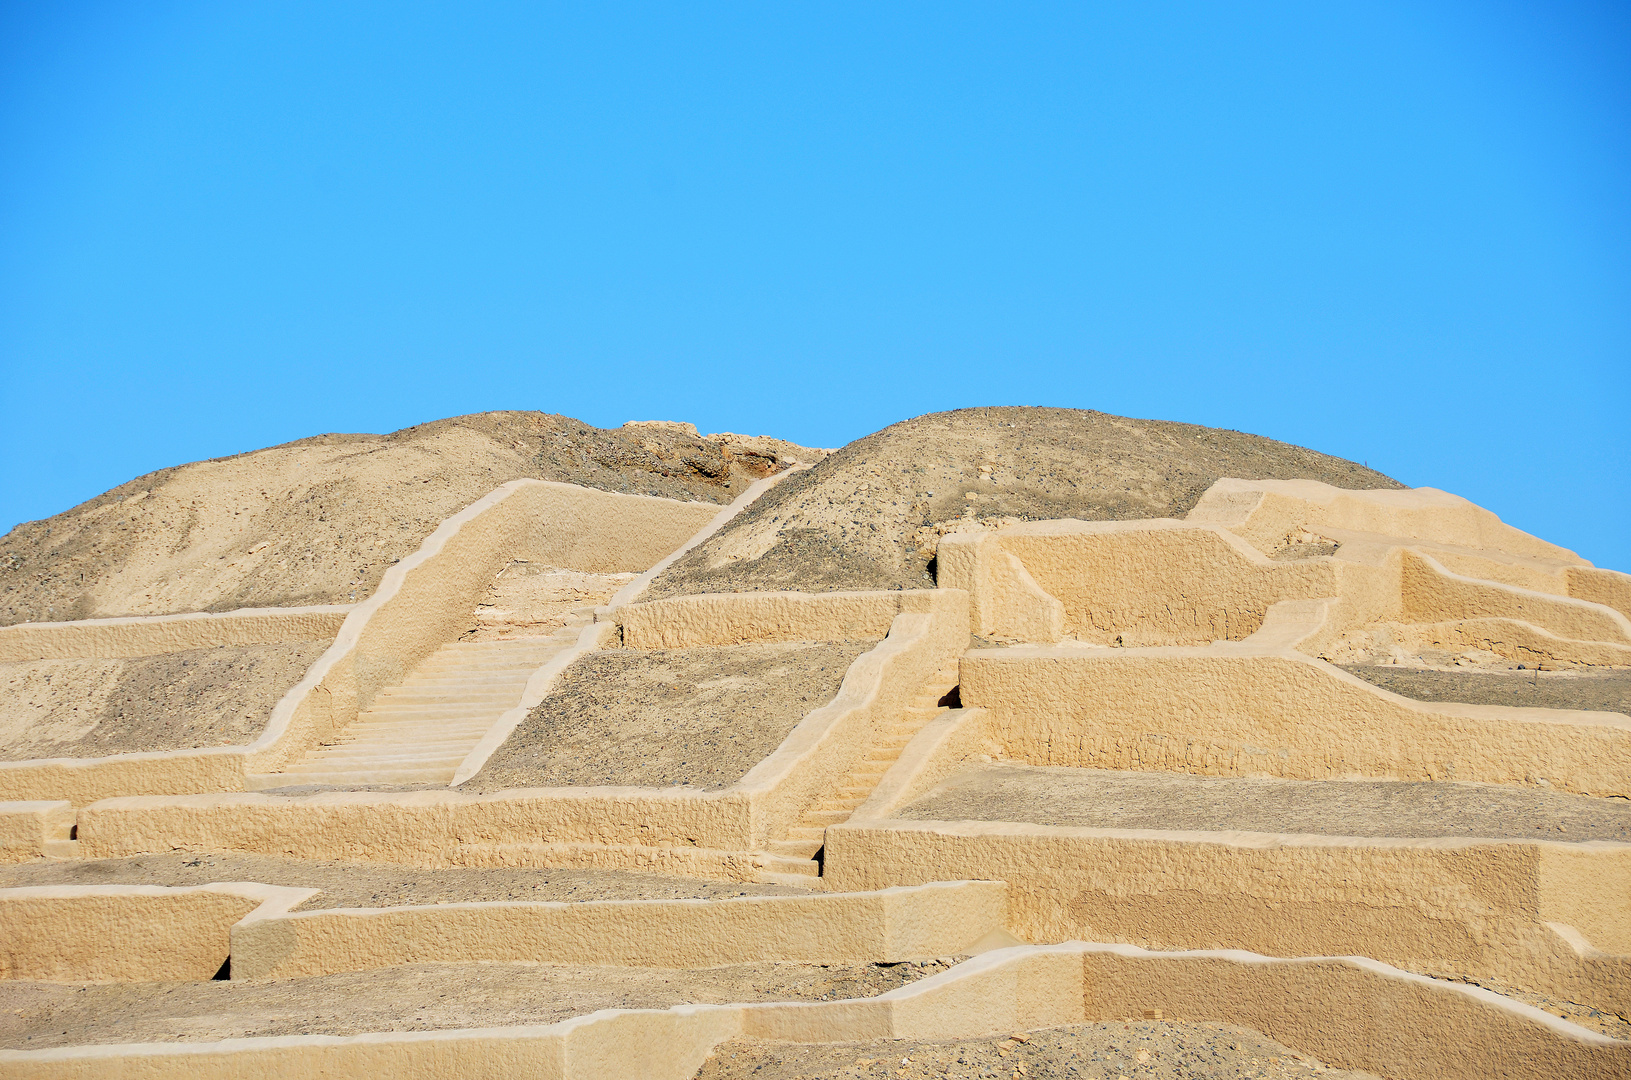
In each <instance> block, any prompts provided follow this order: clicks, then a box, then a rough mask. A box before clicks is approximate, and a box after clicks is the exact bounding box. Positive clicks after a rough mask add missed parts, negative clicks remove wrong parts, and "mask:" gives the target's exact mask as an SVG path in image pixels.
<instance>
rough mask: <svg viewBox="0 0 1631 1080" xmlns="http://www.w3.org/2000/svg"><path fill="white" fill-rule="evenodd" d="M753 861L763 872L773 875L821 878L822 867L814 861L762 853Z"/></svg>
mask: <svg viewBox="0 0 1631 1080" xmlns="http://www.w3.org/2000/svg"><path fill="white" fill-rule="evenodd" d="M753 861H754V864H755V865H756V866H757V867H758V868H759V869H760V870H761V871H767V872H769V873H772V874H796V875H799V876H801V877H806V878H819V877H820V876H821V866H820V865H819V864H818V863H817V862H816V861H815V860H814V859H798V858H788V857H787V856H785V855H772V854H770V853H768V852H761V853H760V854H758V855H756V856H755V857H754V860H753Z"/></svg>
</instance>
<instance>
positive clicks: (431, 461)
mask: <svg viewBox="0 0 1631 1080" xmlns="http://www.w3.org/2000/svg"><path fill="white" fill-rule="evenodd" d="M821 453H822V452H821V451H813V450H808V449H806V448H803V447H797V446H794V445H793V444H791V443H786V442H782V441H780V440H777V439H767V438H749V437H745V436H735V435H711V436H707V437H702V436H699V435H697V433H696V429H695V428H692V427H691V426H690V425H688V424H644V425H628V426H624V427H621V428H611V429H605V428H596V427H591V426H589V425H588V424H584V423H581V422H579V421H577V420H573V419H571V418H570V417H565V416H555V415H549V414H545V413H536V412H497V413H479V414H475V415H472V416H460V417H454V418H453V419H449V420H438V421H436V422H434V423H430V424H421V425H419V426H417V427H411V428H406V429H404V430H402V431H398V432H394V433H392V434H389V435H319V436H316V437H315V438H310V439H302V440H300V441H298V442H292V443H286V444H284V445H283V446H274V447H271V448H270V449H266V450H256V451H254V452H252V453H247V454H239V455H237V456H236V457H229V458H218V459H215V460H213V461H200V462H194V463H192V464H190V465H180V466H177V467H175V468H170V469H163V470H160V471H159V472H155V473H149V474H148V475H146V476H143V477H139V478H137V479H135V480H132V481H130V482H129V483H127V484H121V485H120V486H119V487H116V488H114V489H113V490H111V491H108V492H106V493H104V494H102V495H99V496H97V497H96V498H94V499H92V500H90V501H89V502H86V503H82V504H80V505H79V506H76V507H74V508H73V509H72V510H68V511H66V512H64V513H61V514H58V515H56V516H55V517H50V518H46V519H45V520H43V521H31V522H27V523H25V524H22V525H19V526H17V527H16V528H15V529H13V530H12V531H11V532H10V533H8V534H7V535H6V536H5V537H3V538H0V625H10V624H13V623H20V622H42V621H61V620H67V619H87V618H98V617H104V616H113V615H163V614H169V613H173V612H182V611H230V610H232V609H235V608H243V607H288V606H294V605H301V604H343V603H350V602H352V601H354V600H362V599H365V598H366V597H367V596H368V595H369V594H370V593H371V592H373V591H374V588H375V587H376V586H377V585H378V584H379V579H380V577H381V576H382V575H383V574H384V573H385V570H386V568H387V567H389V566H390V565H391V564H392V563H394V562H396V561H398V560H400V559H402V558H403V557H404V556H406V555H408V554H410V553H412V552H413V551H414V550H415V549H416V548H418V546H419V544H420V543H421V542H422V541H423V540H424V538H425V537H426V536H428V535H430V533H431V532H432V531H433V530H434V529H435V528H436V526H437V525H438V524H439V523H440V522H441V521H442V520H443V519H444V518H446V517H448V516H449V515H451V514H454V513H457V512H458V511H459V510H460V509H462V508H463V507H465V506H468V505H469V504H470V503H472V502H475V501H476V500H477V499H479V498H481V497H482V496H483V495H485V494H487V493H488V492H489V491H491V490H493V489H494V488H495V487H497V486H498V485H500V484H503V483H505V482H507V481H510V480H516V479H520V478H523V477H535V478H538V479H542V480H559V481H563V482H566V483H572V484H582V485H585V486H587V487H593V488H600V489H601V490H604V491H619V492H628V493H632V494H640V495H660V496H663V497H665V498H670V499H686V500H698V501H706V502H713V503H726V502H729V501H730V500H731V499H733V498H735V497H736V496H737V495H738V494H740V493H741V491H742V490H743V489H744V488H746V487H747V485H749V484H750V483H752V482H753V481H754V480H757V479H759V478H760V477H763V476H767V475H769V474H771V473H773V472H776V471H779V470H780V469H782V468H785V467H786V466H787V465H788V464H789V463H790V462H792V461H795V460H803V461H811V460H817V459H819V457H820V455H821Z"/></svg>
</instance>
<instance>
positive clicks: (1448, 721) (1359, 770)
mask: <svg viewBox="0 0 1631 1080" xmlns="http://www.w3.org/2000/svg"><path fill="white" fill-rule="evenodd" d="M961 666H962V689H961V695H962V701H963V704H964V705H969V706H978V707H981V708H984V709H986V710H987V711H988V712H989V713H990V716H991V725H992V727H991V731H992V735H993V737H994V738H995V739H996V740H997V741H998V742H999V743H1000V744H1001V745H1002V746H1003V747H1004V748H1005V750H1006V752H1007V754H1008V755H1009V756H1010V757H1012V758H1014V759H1015V760H1018V761H1023V762H1026V763H1027V764H1032V765H1070V766H1079V767H1089V768H1106V769H1156V770H1171V771H1176V772H1189V773H1196V774H1201V775H1210V776H1254V775H1255V776H1278V777H1286V778H1292V779H1302V780H1326V779H1341V778H1344V777H1375V778H1389V779H1399V780H1475V781H1484V782H1488V783H1505V784H1534V783H1538V782H1539V781H1541V780H1545V781H1547V782H1549V783H1551V784H1552V785H1554V786H1555V787H1557V788H1559V789H1561V790H1565V791H1572V792H1579V793H1582V794H1593V795H1631V718H1627V717H1625V716H1623V715H1621V714H1619V713H1606V712H1605V713H1598V712H1583V711H1573V710H1556V709H1528V708H1508V707H1503V706H1495V705H1452V704H1441V703H1427V702H1419V701H1414V700H1412V699H1410V698H1405V697H1401V696H1399V695H1397V694H1393V693H1390V692H1388V691H1385V690H1382V689H1380V688H1378V687H1375V686H1372V685H1370V684H1369V683H1366V682H1364V681H1363V680H1360V679H1357V678H1355V677H1353V676H1352V675H1349V674H1348V673H1347V672H1344V671H1342V670H1341V669H1339V668H1336V667H1333V666H1331V665H1329V664H1326V663H1324V662H1323V661H1319V660H1315V659H1312V658H1310V657H1306V656H1303V655H1302V654H1300V653H1296V652H1293V651H1289V650H1288V651H1284V652H1276V653H1262V654H1253V653H1251V652H1250V651H1248V650H1247V649H1243V648H1239V647H1227V646H1218V647H1214V648H1210V649H1180V648H1172V649H1103V648H1097V649H1096V648H1091V647H1083V646H1072V645H1060V646H1042V645H1028V646H1018V647H1015V648H1009V649H989V650H974V651H971V652H969V653H967V654H966V655H965V656H964V657H963V659H962V663H961Z"/></svg>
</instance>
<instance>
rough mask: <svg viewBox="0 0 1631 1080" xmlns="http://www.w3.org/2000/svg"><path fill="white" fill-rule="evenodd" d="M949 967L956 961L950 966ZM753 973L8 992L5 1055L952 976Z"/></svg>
mask: <svg viewBox="0 0 1631 1080" xmlns="http://www.w3.org/2000/svg"><path fill="white" fill-rule="evenodd" d="M944 959H945V960H955V959H956V958H953V957H947V958H944ZM946 966H947V965H946V964H945V963H943V962H941V961H927V962H924V963H923V964H922V965H918V964H910V963H907V964H831V965H827V964H792V963H753V964H735V965H731V966H728V967H717V968H707V969H703V970H700V971H682V970H675V969H671V968H637V967H576V966H569V965H564V964H503V963H484V964H412V965H404V966H401V967H393V968H381V969H377V970H374V971H363V972H346V973H344V974H340V975H323V976H317V977H312V978H298V979H268V980H265V981H255V982H245V981H238V982H234V981H230V980H225V979H221V980H215V981H211V982H149V983H115V984H87V983H46V982H34V981H27V980H6V981H0V1047H4V1048H6V1049H13V1050H43V1049H46V1048H49V1047H53V1046H83V1045H93V1044H107V1043H126V1042H144V1043H153V1042H208V1041H213V1040H216V1039H226V1038H239V1037H252V1036H261V1035H356V1034H361V1033H363V1032H371V1031H433V1030H438V1029H446V1028H478V1027H510V1026H514V1025H521V1024H551V1023H555V1022H556V1021H559V1020H566V1019H569V1018H571V1017H574V1016H584V1015H587V1014H589V1013H592V1012H596V1011H598V1010H600V1009H666V1008H669V1007H671V1006H674V1005H681V1004H687V1003H694V1004H718V1005H723V1004H729V1003H731V1002H746V1001H833V1000H837V999H841V998H855V997H873V996H876V995H878V994H881V993H884V992H886V991H889V990H893V989H895V988H897V987H900V986H904V985H905V984H907V983H909V982H914V981H916V980H917V979H920V978H923V977H925V976H928V975H935V974H938V973H940V972H942V971H944V970H946Z"/></svg>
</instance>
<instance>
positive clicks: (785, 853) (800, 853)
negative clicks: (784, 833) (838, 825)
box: [767, 840, 821, 861]
mask: <svg viewBox="0 0 1631 1080" xmlns="http://www.w3.org/2000/svg"><path fill="white" fill-rule="evenodd" d="M767 848H768V850H769V851H770V853H771V854H772V855H780V856H782V857H783V858H787V859H803V860H805V861H812V860H814V859H815V853H816V852H818V851H820V850H821V841H820V840H772V841H771V842H770V843H769V844H768V845H767Z"/></svg>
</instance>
